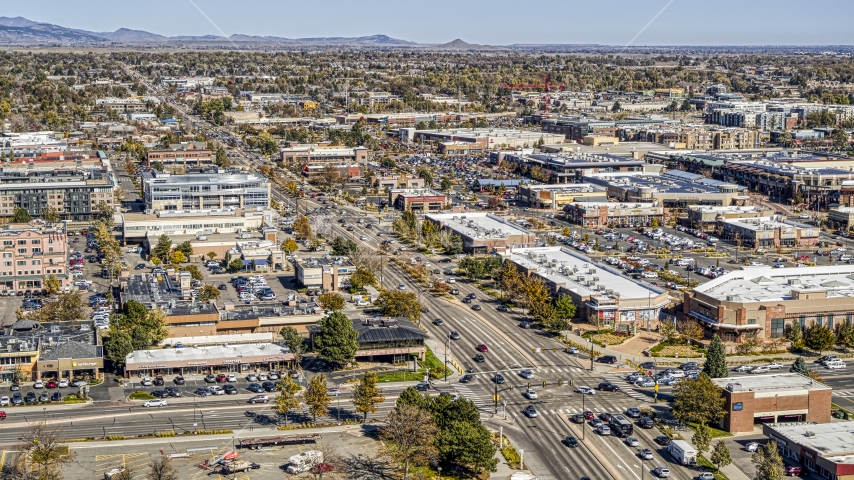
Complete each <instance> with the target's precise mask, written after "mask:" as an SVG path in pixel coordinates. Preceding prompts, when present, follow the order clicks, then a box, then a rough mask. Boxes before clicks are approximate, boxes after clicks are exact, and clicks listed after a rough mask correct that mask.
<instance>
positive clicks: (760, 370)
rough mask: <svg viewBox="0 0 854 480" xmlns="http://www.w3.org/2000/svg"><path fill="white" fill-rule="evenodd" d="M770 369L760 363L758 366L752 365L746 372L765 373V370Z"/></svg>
mask: <svg viewBox="0 0 854 480" xmlns="http://www.w3.org/2000/svg"><path fill="white" fill-rule="evenodd" d="M770 371H771V369H770V368H768V367H763V366H761V365H760V366H758V367H753V368H752V369H750V372H748V373H766V372H770Z"/></svg>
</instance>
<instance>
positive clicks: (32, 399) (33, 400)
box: [24, 392, 38, 403]
mask: <svg viewBox="0 0 854 480" xmlns="http://www.w3.org/2000/svg"><path fill="white" fill-rule="evenodd" d="M37 400H38V397H36V394H35V393H34V392H28V393H27V396H25V397H24V402H26V403H36V401H37Z"/></svg>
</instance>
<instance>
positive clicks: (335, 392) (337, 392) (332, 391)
mask: <svg viewBox="0 0 854 480" xmlns="http://www.w3.org/2000/svg"><path fill="white" fill-rule="evenodd" d="M326 393H327V394H328V395H329V396H330V397H337V396H338V395H341V389H340V388H330V389H329V390H327V391H326Z"/></svg>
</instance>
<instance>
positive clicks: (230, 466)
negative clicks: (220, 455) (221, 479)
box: [220, 460, 261, 474]
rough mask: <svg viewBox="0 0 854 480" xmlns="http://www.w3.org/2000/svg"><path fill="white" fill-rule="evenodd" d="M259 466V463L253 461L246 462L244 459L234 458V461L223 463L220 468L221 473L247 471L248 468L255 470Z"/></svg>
mask: <svg viewBox="0 0 854 480" xmlns="http://www.w3.org/2000/svg"><path fill="white" fill-rule="evenodd" d="M259 468H261V465H259V464H257V463H254V462H247V461H245V460H236V461H234V462H228V463H223V464H222V467H221V468H220V470H221V471H222V473H225V474H229V473H237V472H248V471H249V470H256V469H259Z"/></svg>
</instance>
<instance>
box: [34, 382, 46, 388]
mask: <svg viewBox="0 0 854 480" xmlns="http://www.w3.org/2000/svg"><path fill="white" fill-rule="evenodd" d="M33 388H44V382H43V381H41V380H36V383H34V384H33Z"/></svg>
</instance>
